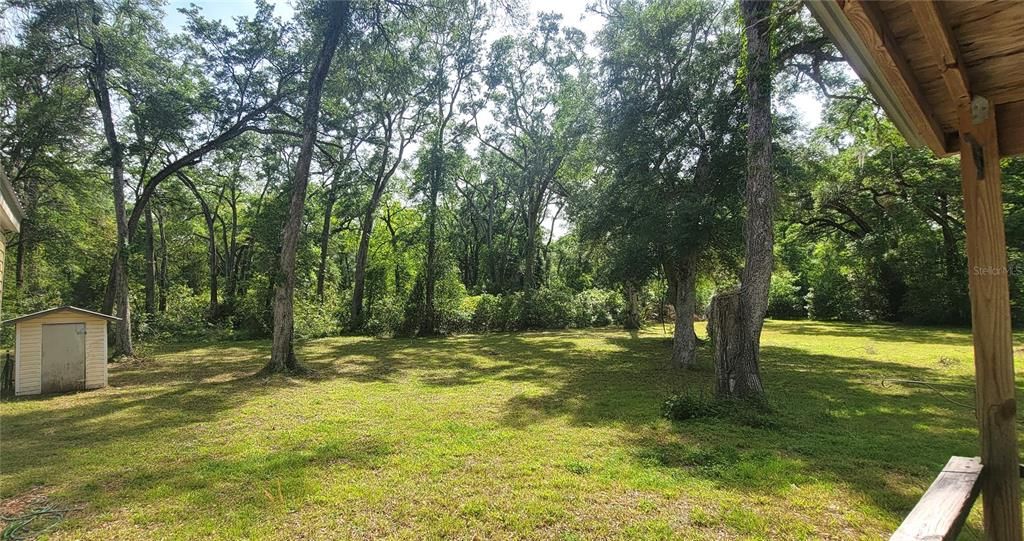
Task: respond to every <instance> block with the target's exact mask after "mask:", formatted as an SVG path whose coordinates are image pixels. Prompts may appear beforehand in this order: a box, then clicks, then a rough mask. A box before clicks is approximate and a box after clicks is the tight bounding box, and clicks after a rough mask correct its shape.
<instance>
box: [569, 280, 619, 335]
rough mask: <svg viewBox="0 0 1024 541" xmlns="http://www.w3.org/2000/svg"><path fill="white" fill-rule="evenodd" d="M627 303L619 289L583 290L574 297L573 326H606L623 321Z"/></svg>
mask: <svg viewBox="0 0 1024 541" xmlns="http://www.w3.org/2000/svg"><path fill="white" fill-rule="evenodd" d="M625 305H626V301H625V299H624V298H623V296H622V294H621V293H619V292H618V291H607V290H604V289H588V290H586V291H581V292H579V293H577V294H576V296H575V298H574V299H573V315H572V321H571V326H572V327H576V328H584V327H606V326H608V325H611V324H612V323H621V322H622V318H623V316H624V314H625V310H626V306H625Z"/></svg>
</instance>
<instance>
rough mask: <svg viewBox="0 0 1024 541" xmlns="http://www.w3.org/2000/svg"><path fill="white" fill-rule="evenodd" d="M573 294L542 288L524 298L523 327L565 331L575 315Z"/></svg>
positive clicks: (562, 290) (561, 290)
mask: <svg viewBox="0 0 1024 541" xmlns="http://www.w3.org/2000/svg"><path fill="white" fill-rule="evenodd" d="M573 300H574V299H573V295H572V292H570V291H567V290H564V289H550V288H540V289H537V290H534V291H530V292H527V294H526V296H525V297H524V298H523V316H522V317H523V319H522V326H523V328H526V329H564V328H566V327H568V326H569V324H570V322H571V321H572V317H573V315H574V313H573V312H574V310H573Z"/></svg>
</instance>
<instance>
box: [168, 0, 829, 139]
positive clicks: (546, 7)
mask: <svg viewBox="0 0 1024 541" xmlns="http://www.w3.org/2000/svg"><path fill="white" fill-rule="evenodd" d="M592 1H593V0H557V1H550V0H526V4H527V6H528V9H529V11H530V13H531V15H535V14H536V13H538V12H540V11H554V12H560V13H561V14H562V17H563V20H564V22H565V23H566V24H570V25H572V26H575V27H577V28H579V29H580V30H582V31H583V32H584V33H586V34H587V36H590V37H593V36H594V34H596V33H597V31H598V30H600V29H601V26H603V24H604V19H603V18H602V17H601V16H600V15H597V14H596V13H592V12H589V11H588V10H587V4H588V3H589V2H592ZM193 3H194V4H196V5H197V6H199V7H200V8H201V9H202V12H203V14H204V15H205V16H207V17H210V18H215V19H220V20H223V21H225V22H226V21H228V20H230V18H231V17H233V16H239V15H251V14H252V13H254V12H255V11H256V2H255V0H169V1H168V3H167V6H166V7H165V9H164V11H165V16H164V24H165V25H166V26H167V28H168V29H169V30H170V31H171V32H177V31H179V30H180V29H181V27H182V26H183V25H184V23H185V17H184V15H182V14H181V13H179V12H178V9H179V8H185V7H188V6H189V5H190V4H193ZM271 4H274V12H275V13H276V14H277V15H279V16H280V17H282V18H285V19H290V18H291V17H292V15H293V14H294V13H295V10H294V9H293V8H292V6H291V3H290V2H289V1H288V0H271ZM588 52H589V53H590V54H594V55H596V54H597V50H596V48H594V47H593V46H591V47H589V48H588ZM775 106H776V108H779V109H781V110H782V111H784V112H796V113H797V115H798V116H799V117H800V120H801V122H802V123H803V124H804V126H805V127H806V128H813V127H815V126H817V125H818V124H819V123H820V122H821V102H820V100H819V99H818V98H817V97H816V96H815V95H814V94H812V93H801V94H797V95H796V96H794V97H793V98H792V99H791V100H789V102H788V103H776V104H775Z"/></svg>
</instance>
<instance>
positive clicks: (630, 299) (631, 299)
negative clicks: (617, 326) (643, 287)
mask: <svg viewBox="0 0 1024 541" xmlns="http://www.w3.org/2000/svg"><path fill="white" fill-rule="evenodd" d="M624 289H625V292H626V320H625V321H624V322H623V325H622V326H623V327H625V328H626V330H627V331H638V330H640V323H641V321H640V292H639V290H638V288H637V286H636V284H634V283H633V282H626V286H625V288H624Z"/></svg>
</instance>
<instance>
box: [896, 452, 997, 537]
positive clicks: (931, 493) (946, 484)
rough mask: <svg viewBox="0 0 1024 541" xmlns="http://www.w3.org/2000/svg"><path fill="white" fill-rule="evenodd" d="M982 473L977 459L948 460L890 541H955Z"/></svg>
mask: <svg viewBox="0 0 1024 541" xmlns="http://www.w3.org/2000/svg"><path fill="white" fill-rule="evenodd" d="M981 471H982V466H981V460H980V459H978V458H967V457H962V456H954V457H952V458H950V459H949V462H947V463H946V466H945V467H944V468H942V471H941V472H940V473H939V475H938V477H936V478H935V481H932V484H931V486H930V487H928V490H927V491H926V492H925V493H924V495H923V496H921V499H920V500H918V502H917V505H915V506H914V509H913V510H911V511H910V514H909V515H907V518H906V519H904V520H903V524H900V527H899V529H898V530H896V532H895V533H893V534H892V537H890V538H889V539H890V541H923V540H926V539H927V540H929V541H938V540H940V539H941V540H943V541H945V540H947V539H949V540H952V539H956V536H957V535H958V534H959V533H960V529H961V528H963V525H964V521H965V520H967V515H968V514H969V513H970V512H971V506H973V505H974V500H975V499H976V498H977V497H978V490H979V489H980V487H981V484H980V483H979V482H978V479H979V477H980V476H981Z"/></svg>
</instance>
